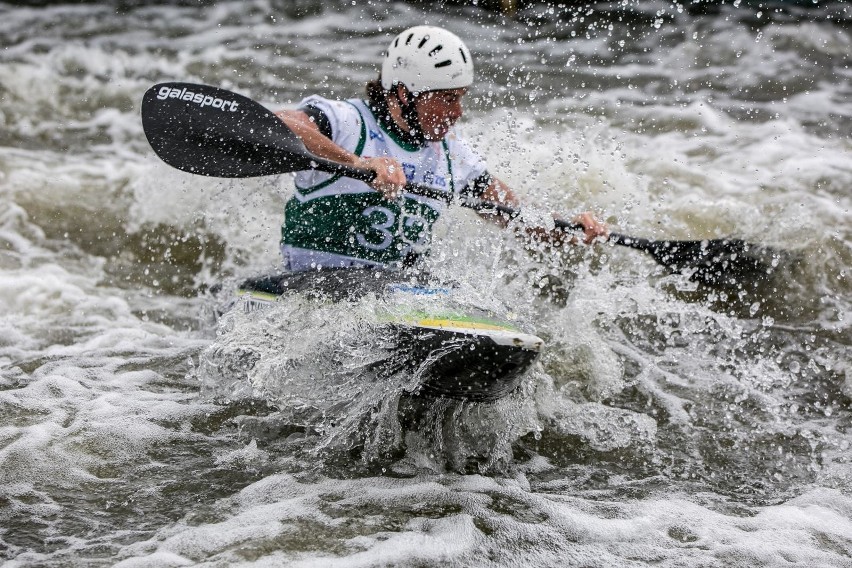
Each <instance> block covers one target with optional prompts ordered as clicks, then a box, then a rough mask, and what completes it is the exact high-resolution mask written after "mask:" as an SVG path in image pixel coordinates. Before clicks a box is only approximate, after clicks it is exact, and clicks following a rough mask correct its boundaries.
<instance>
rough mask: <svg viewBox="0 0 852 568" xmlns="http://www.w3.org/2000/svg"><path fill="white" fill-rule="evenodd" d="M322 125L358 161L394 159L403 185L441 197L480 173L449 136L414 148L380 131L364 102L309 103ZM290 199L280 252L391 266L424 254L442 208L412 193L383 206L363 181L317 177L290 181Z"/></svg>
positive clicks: (474, 158) (480, 165)
mask: <svg viewBox="0 0 852 568" xmlns="http://www.w3.org/2000/svg"><path fill="white" fill-rule="evenodd" d="M307 106H314V107H316V108H318V109H319V110H321V111H322V112H323V113H324V114H325V115H326V116H327V117H328V119H329V122H330V125H331V130H332V141H334V142H335V143H336V144H337V145H339V146H341V147H343V148H345V149H346V150H349V151H350V152H352V153H354V154H356V155H358V156H366V157H378V156H389V157H391V158H394V159H396V160H398V161H399V162H400V163H401V164H402V167H403V170H404V172H405V177H406V179H407V180H408V181H409V182H414V183H418V184H421V185H426V186H429V187H432V188H434V189H436V190H439V191H441V192H444V193H447V194H453V193H457V192H459V191H461V190H462V189H464V188H465V187H466V186H468V185H469V184H470V183H471V182H472V181H473V180H474V179H476V178H477V177H479V176H480V175H482V174H483V173H484V172H485V171H486V165H485V162H484V161H483V160H482V158H480V157H479V156H478V155H477V154H476V153H475V152H473V150H472V149H470V147H469V146H468V145H467V144H466V143H464V142H463V141H462V140H460V139H458V138H457V137H456V136H455V134H454V133H452V132H451V133H450V134H448V135H447V136H446V137H444V139H443V140H441V141H440V142H429V143H427V145H426V146H425V147H413V146H411V145H409V144H407V143H406V142H405V141H403V140H400V139H399V138H397V137H396V136H395V135H394V134H393V133H391V132H389V131H387V130H385V129H384V128H383V127H382V125H381V124H380V123H379V122H378V120H377V119H376V117H375V116H374V114H373V112H372V111H371V110H370V108H369V107H368V106H367V104H366V103H365V102H364V101H361V100H356V99H351V100H346V101H332V100H328V99H324V98H321V97H317V96H313V97H308V98H307V99H305V100H304V101H302V102H301V103H300V107H301V108H305V107H307ZM295 182H296V193H295V195H294V196H293V197H292V198H291V199H290V200H289V201H288V202H287V204H286V206H285V218H284V224H283V225H282V228H281V237H282V238H281V243H282V250H286V249H299V250H302V251H305V252H307V251H316V252H317V253H320V254H321V255H322V256H323V257H326V258H328V257H339V258H348V259H353V260H362V261H365V263H367V264H380V265H394V264H397V263H400V262H402V261H404V260H405V259H406V258H407V257H409V256H410V255H412V254H413V255H420V254H423V253H425V252H427V251H428V248H429V243H430V238H431V232H432V226H433V224H434V223H435V221H436V220H437V219H438V217H439V216H440V214H441V212H442V211H443V209H444V207H445V206H446V205H445V203H444V202H442V201H440V200H436V199H430V198H427V197H421V196H417V195H412V194H408V193H406V194H404V196H403V198H402V199H400V200H398V201H388V200H387V199H385V198H384V197H383V196H382V194H380V193H379V192H377V191H376V190H374V189H373V188H371V187H370V186H369V185H367V184H366V183H364V182H361V181H357V180H353V179H350V178H346V177H342V176H339V175H332V174H327V173H323V172H319V171H316V170H307V171H302V172H298V173H297V174H296V179H295Z"/></svg>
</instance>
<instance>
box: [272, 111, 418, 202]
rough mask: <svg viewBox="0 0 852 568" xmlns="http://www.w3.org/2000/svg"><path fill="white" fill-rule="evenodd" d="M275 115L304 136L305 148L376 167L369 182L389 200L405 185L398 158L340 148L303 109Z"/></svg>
mask: <svg viewBox="0 0 852 568" xmlns="http://www.w3.org/2000/svg"><path fill="white" fill-rule="evenodd" d="M275 114H276V115H277V116H278V118H280V119H281V120H282V121H283V122H284V124H286V125H287V126H288V127H289V128H290V130H292V131H293V133H294V134H296V136H298V137H299V138H301V140H302V142H304V144H305V147H306V148H307V149H308V150H310V151H311V152H312V153H314V154H316V155H317V156H320V157H321V158H326V159H328V160H333V161H335V162H341V163H344V164H349V165H351V166H355V167H357V168H362V169H366V170H373V171H374V172H376V179H374V180H373V181H372V182H371V183H370V186H371V187H372V188H373V189H375V190H377V191H379V192H381V193H382V195H384V196H385V197H386V198H388V199H391V200H394V199H396V198H397V197H398V196H399V195H400V194H401V193H402V190H403V187H404V186H405V174H404V173H403V170H402V165H401V164H400V163H399V162H397V161H396V160H393V159H391V158H386V157H373V158H368V157H362V156H356V155H355V154H353V153H352V152H349V151H348V150H346V149H345V148H341V147H340V146H338V145H337V144H335V143H334V142H333V141H332V140H331V139H330V138H328V137H327V136H325V135H324V134H323V133H322V132H320V129H319V127H318V126H317V124H316V121H315V120H311V117H309V116H308V115H307V113H305V112H303V111H300V110H282V111H280V112H277V113H275Z"/></svg>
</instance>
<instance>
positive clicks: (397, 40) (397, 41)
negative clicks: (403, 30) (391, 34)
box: [393, 38, 399, 47]
mask: <svg viewBox="0 0 852 568" xmlns="http://www.w3.org/2000/svg"><path fill="white" fill-rule="evenodd" d="M398 45H399V38H396V41H395V42H393V46H394V47H397V46H398Z"/></svg>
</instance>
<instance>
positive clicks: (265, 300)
mask: <svg viewBox="0 0 852 568" xmlns="http://www.w3.org/2000/svg"><path fill="white" fill-rule="evenodd" d="M398 280H399V275H396V274H394V273H391V272H376V271H372V270H338V271H322V272H311V273H299V274H287V275H273V276H265V277H262V278H254V279H250V280H247V281H245V282H243V283H242V284H241V285H240V287H239V290H238V296H239V299H240V303H241V304H242V306H241V307H242V309H243V310H244V311H249V312H250V311H254V310H257V309H263V308H265V307H270V306H273V305H274V304H275V302H279V301H286V297H287V295H288V294H289V293H294V292H299V293H307V294H308V295H311V296H315V297H316V298H318V299H319V298H322V299H325V300H326V301H327V300H331V301H341V300H344V299H348V300H355V299H358V298H360V297H362V296H363V295H364V294H366V293H369V292H372V293H376V294H377V295H381V296H383V297H391V298H392V299H393V300H394V301H395V302H392V304H393V306H394V309H393V310H391V311H384V310H377V313H376V322H375V323H376V325H379V326H385V327H386V329H389V330H391V331H392V332H393V333H392V335H393V336H395V337H396V341H395V342H394V345H393V348H392V349H389V350H388V356H387V358H385V359H384V360H382V361H381V362H380V363H377V364H376V365H374V367H375V370H376V372H377V374H378V376H379V377H382V376H390V375H392V374H394V373H397V372H400V371H404V372H410V373H415V374H417V375H418V376H419V379H420V380H419V382H418V387H417V388H416V389H415V390H414V391H412V392H411V393H410V394H412V395H414V396H427V397H444V398H451V399H457V400H467V401H474V402H490V401H494V400H497V399H499V398H501V397H503V396H505V395H507V394H509V393H511V392H512V391H514V390H515V389H517V388H518V386H519V385H520V382H521V380H522V378H523V374H524V372H525V371H526V370H527V369H528V368H529V367H530V365H531V364H532V363H533V362H534V361H535V359H536V358H537V357H538V355H539V353H540V351H541V348H542V346H543V343H544V342H543V340H542V339H540V338H539V337H536V336H535V335H531V334H527V333H524V332H522V331H520V330H518V329H516V328H515V327H514V326H512V325H511V324H508V323H506V322H504V321H501V320H498V319H495V318H494V317H493V316H491V315H490V314H487V313H475V314H471V313H469V312H467V311H466V312H465V313H458V310H455V311H445V310H440V311H434V310H423V309H422V308H420V309H412V308H411V307H410V305H409V303H407V302H410V300H411V298H412V297H414V296H423V295H426V296H428V295H449V294H450V290H449V289H447V288H433V287H428V286H419V285H416V284H410V283H406V284H400V283H399V281H398ZM396 300H398V302H396Z"/></svg>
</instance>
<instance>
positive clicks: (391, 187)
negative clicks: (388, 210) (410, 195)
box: [356, 157, 406, 201]
mask: <svg viewBox="0 0 852 568" xmlns="http://www.w3.org/2000/svg"><path fill="white" fill-rule="evenodd" d="M356 165H357V166H358V167H359V168H363V169H365V170H373V171H374V172H376V179H374V180H373V181H372V182H371V183H370V187H372V188H373V189H375V190H376V191H378V192H380V193H381V194H382V195H383V196H384V197H385V199H388V200H389V201H395V200H396V199H398V198H399V196H400V195H402V191H403V188H404V187H405V181H406V180H405V173H404V172H403V171H402V164H400V163H399V162H397V161H396V160H394V159H393V158H386V157H379V158H361V159H360V160H359V161H358V163H357V164H356Z"/></svg>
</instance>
